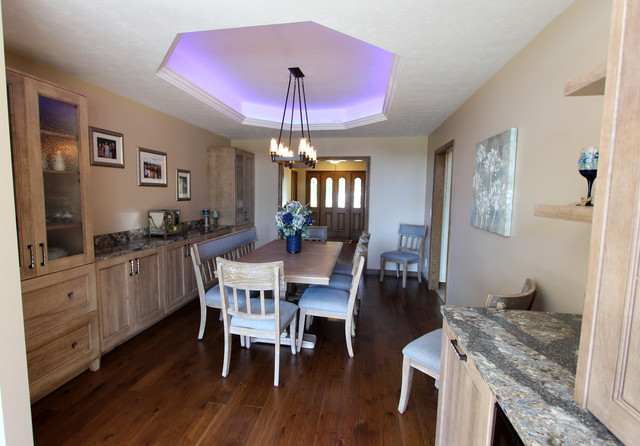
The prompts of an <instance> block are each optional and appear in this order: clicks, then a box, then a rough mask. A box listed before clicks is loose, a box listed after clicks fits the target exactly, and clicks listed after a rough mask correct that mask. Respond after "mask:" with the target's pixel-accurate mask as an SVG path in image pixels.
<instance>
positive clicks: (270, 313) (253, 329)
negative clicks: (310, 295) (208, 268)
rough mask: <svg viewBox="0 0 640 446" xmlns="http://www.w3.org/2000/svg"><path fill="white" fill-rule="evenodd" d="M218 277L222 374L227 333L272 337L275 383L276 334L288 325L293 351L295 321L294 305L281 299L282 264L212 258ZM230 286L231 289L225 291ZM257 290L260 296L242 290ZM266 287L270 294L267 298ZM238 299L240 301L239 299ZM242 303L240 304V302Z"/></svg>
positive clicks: (228, 350) (225, 365) (226, 364)
mask: <svg viewBox="0 0 640 446" xmlns="http://www.w3.org/2000/svg"><path fill="white" fill-rule="evenodd" d="M216 264H217V270H218V279H219V280H220V289H221V290H222V314H223V317H222V320H223V323H224V362H223V366H222V376H223V377H226V376H227V375H228V374H229V367H230V362H231V335H234V334H235V335H239V336H241V337H242V336H245V337H247V338H248V340H247V342H246V344H247V347H249V346H250V345H251V342H250V340H249V339H250V337H257V338H263V339H272V340H273V342H274V344H275V366H274V375H273V385H274V386H275V387H278V384H279V377H280V337H281V335H282V333H284V331H285V330H286V329H287V327H288V328H289V337H290V340H291V353H292V354H294V355H295V354H296V352H297V349H296V321H297V314H298V306H297V305H296V304H294V303H292V302H287V301H286V300H284V297H285V294H286V285H285V282H284V264H283V262H282V261H278V262H267V263H245V262H235V261H232V260H226V259H223V258H221V257H218V258H217V259H216ZM229 290H231V291H229ZM251 291H257V292H259V293H260V297H255V298H246V297H245V296H246V293H247V292H251ZM268 291H270V292H271V293H272V294H273V298H272V299H270V298H267V296H266V292H268ZM241 302H242V303H241ZM243 304H244V305H243Z"/></svg>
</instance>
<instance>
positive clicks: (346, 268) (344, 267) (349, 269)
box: [333, 235, 370, 275]
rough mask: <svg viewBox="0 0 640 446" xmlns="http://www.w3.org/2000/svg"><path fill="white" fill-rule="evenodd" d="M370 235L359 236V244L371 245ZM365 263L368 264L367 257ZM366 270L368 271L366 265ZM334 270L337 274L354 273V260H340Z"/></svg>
mask: <svg viewBox="0 0 640 446" xmlns="http://www.w3.org/2000/svg"><path fill="white" fill-rule="evenodd" d="M369 238H370V235H369V236H364V235H361V236H360V237H358V245H362V246H364V247H367V248H368V247H369ZM364 263H365V265H366V264H367V260H366V257H365V262H364ZM365 271H366V266H365ZM333 272H334V273H337V274H345V275H352V274H353V261H352V260H351V261H347V260H340V261H338V263H336V266H335V267H334V268H333Z"/></svg>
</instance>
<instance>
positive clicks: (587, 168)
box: [578, 147, 599, 206]
mask: <svg viewBox="0 0 640 446" xmlns="http://www.w3.org/2000/svg"><path fill="white" fill-rule="evenodd" d="M598 156H599V153H598V148H597V147H585V148H584V149H582V151H581V152H580V158H579V159H578V172H579V173H580V175H582V176H583V177H585V178H586V179H587V199H586V200H585V206H593V203H592V199H591V188H592V187H593V180H595V179H596V177H597V176H598Z"/></svg>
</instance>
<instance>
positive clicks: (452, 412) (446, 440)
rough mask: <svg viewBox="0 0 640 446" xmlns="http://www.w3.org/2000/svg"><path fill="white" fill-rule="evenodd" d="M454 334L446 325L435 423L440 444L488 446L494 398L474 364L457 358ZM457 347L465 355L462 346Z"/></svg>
mask: <svg viewBox="0 0 640 446" xmlns="http://www.w3.org/2000/svg"><path fill="white" fill-rule="evenodd" d="M452 340H453V341H456V337H455V335H454V334H453V331H452V330H451V328H450V327H449V324H447V322H446V321H445V322H444V326H443V334H442V358H441V364H440V391H439V394H438V414H437V422H436V444H437V445H442V446H446V445H454V444H456V445H458V444H459V445H463V444H464V445H469V446H473V445H489V444H491V441H492V437H493V424H494V418H495V404H496V401H495V398H494V396H493V393H492V392H491V390H490V389H489V387H488V386H487V384H486V383H485V382H484V380H483V379H482V377H481V376H480V374H479V373H478V370H477V369H476V367H475V365H474V364H473V362H472V361H471V360H469V359H467V360H466V361H463V360H461V359H459V358H458V355H457V354H456V351H455V349H454V348H453V347H452V345H451V341H452ZM456 348H457V349H458V352H459V353H460V355H465V352H464V348H463V346H462V345H460V344H459V343H458V344H457V346H456Z"/></svg>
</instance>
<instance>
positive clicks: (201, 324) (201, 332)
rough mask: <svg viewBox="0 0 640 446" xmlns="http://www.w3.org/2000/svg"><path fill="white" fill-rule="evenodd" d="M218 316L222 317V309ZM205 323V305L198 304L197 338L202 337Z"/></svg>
mask: <svg viewBox="0 0 640 446" xmlns="http://www.w3.org/2000/svg"><path fill="white" fill-rule="evenodd" d="M220 317H221V318H222V311H220ZM206 325H207V306H206V305H205V306H202V305H200V331H198V339H202V337H203V336H204V327H205V326H206Z"/></svg>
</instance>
